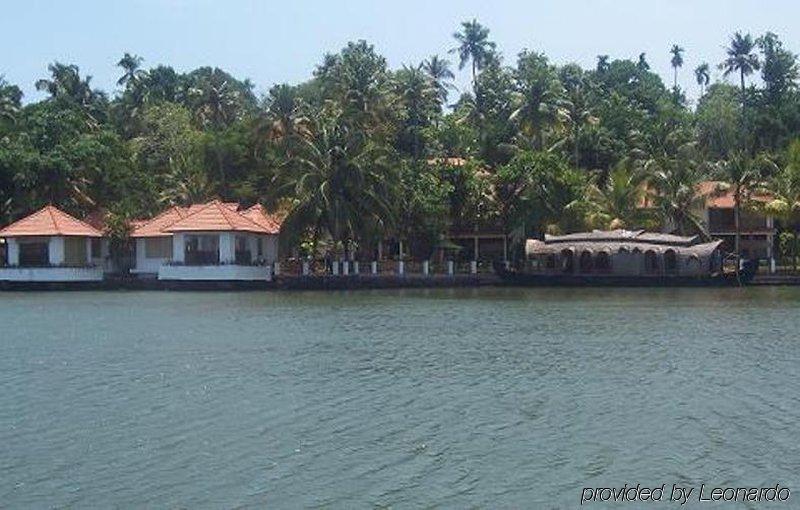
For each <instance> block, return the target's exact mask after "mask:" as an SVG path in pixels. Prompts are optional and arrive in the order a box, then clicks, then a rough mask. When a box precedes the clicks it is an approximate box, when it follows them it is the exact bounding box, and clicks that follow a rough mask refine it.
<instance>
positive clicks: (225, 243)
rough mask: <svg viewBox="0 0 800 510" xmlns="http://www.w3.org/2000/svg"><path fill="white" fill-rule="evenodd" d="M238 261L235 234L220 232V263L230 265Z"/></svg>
mask: <svg viewBox="0 0 800 510" xmlns="http://www.w3.org/2000/svg"><path fill="white" fill-rule="evenodd" d="M235 260H236V240H235V239H234V237H233V232H220V234H219V262H220V264H226V263H227V264H230V263H232V262H234V261H235Z"/></svg>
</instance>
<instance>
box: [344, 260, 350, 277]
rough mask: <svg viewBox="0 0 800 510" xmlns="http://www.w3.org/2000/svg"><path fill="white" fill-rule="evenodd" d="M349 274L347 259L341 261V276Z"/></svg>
mask: <svg viewBox="0 0 800 510" xmlns="http://www.w3.org/2000/svg"><path fill="white" fill-rule="evenodd" d="M349 274H350V263H349V262H347V260H346V259H345V260H343V261H342V276H347V275H349Z"/></svg>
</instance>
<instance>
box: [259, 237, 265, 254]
mask: <svg viewBox="0 0 800 510" xmlns="http://www.w3.org/2000/svg"><path fill="white" fill-rule="evenodd" d="M258 256H259V257H263V256H264V239H263V238H261V237H259V238H258Z"/></svg>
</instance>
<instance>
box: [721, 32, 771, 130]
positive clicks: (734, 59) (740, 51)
mask: <svg viewBox="0 0 800 510" xmlns="http://www.w3.org/2000/svg"><path fill="white" fill-rule="evenodd" d="M755 47H756V43H755V41H754V40H753V38H752V37H751V36H750V34H745V35H742V34H741V33H740V32H736V33H735V34H733V37H732V38H731V42H730V46H728V48H726V50H725V52H726V53H727V54H728V57H727V58H726V59H725V61H723V62H722V63H721V64H720V65H719V67H720V69H722V71H723V75H724V76H725V77H726V78H727V77H728V76H729V75H731V74H733V73H739V84H740V86H741V90H742V129H744V119H745V116H744V115H745V108H746V103H747V97H746V94H747V89H746V88H745V82H744V79H745V77H746V76H750V75H751V74H753V72H754V71H758V70H759V69H760V68H761V63H760V62H759V60H758V55H757V54H756V52H755Z"/></svg>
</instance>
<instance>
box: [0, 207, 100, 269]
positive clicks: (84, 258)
mask: <svg viewBox="0 0 800 510" xmlns="http://www.w3.org/2000/svg"><path fill="white" fill-rule="evenodd" d="M0 238H3V239H4V240H5V252H6V253H5V257H4V259H5V262H4V264H3V266H2V267H0V281H14V282H79V281H99V280H102V279H103V267H104V262H105V259H106V258H107V256H108V242H107V240H106V239H104V238H103V233H102V232H100V231H99V230H98V229H96V228H94V227H93V226H91V225H89V224H88V223H85V222H83V221H80V220H78V219H77V218H74V217H72V216H70V215H69V214H67V213H65V212H63V211H61V210H59V209H57V208H56V207H53V206H51V205H48V206H46V207H44V208H42V209H40V210H38V211H36V212H35V213H33V214H30V215H29V216H26V217H24V218H22V219H20V220H18V221H16V222H14V223H12V224H11V225H8V226H7V227H5V228H3V229H2V230H0Z"/></svg>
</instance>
